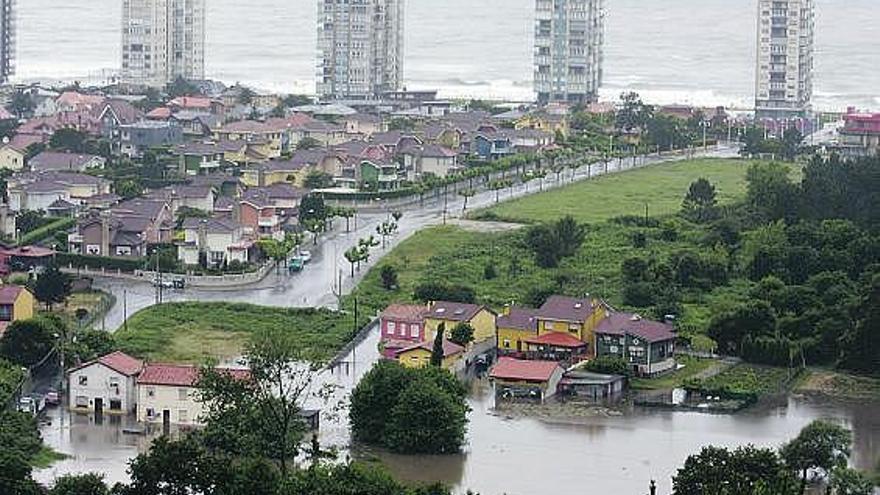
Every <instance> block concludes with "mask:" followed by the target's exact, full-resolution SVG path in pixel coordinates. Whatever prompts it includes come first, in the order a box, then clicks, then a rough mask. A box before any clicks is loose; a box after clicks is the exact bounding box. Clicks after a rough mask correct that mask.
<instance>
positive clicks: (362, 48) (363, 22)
mask: <svg viewBox="0 0 880 495" xmlns="http://www.w3.org/2000/svg"><path fill="white" fill-rule="evenodd" d="M403 2H404V0H318V68H317V83H318V95H320V96H321V97H322V98H323V99H373V98H378V97H380V96H381V95H382V93H384V92H386V91H396V90H397V89H399V87H400V85H401V82H402V79H403V8H404V6H403Z"/></svg>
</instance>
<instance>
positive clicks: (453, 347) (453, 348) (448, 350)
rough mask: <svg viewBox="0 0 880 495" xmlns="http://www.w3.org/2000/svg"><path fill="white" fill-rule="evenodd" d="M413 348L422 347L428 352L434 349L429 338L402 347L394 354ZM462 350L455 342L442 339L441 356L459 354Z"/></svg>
mask: <svg viewBox="0 0 880 495" xmlns="http://www.w3.org/2000/svg"><path fill="white" fill-rule="evenodd" d="M415 349H422V350H425V351H428V352H433V351H434V342H433V341H430V340H426V341H425V342H419V343H418V344H414V345H411V346H408V347H404V348H403V349H400V350H399V351H397V352H396V354H398V355H400V354H403V353H405V352H409V351H412V350H415ZM462 352H464V347H462V346H460V345H458V344H456V343H455V342H452V341H449V340H447V339H443V357H445V358H446V357H449V356H454V355H456V354H460V353H462Z"/></svg>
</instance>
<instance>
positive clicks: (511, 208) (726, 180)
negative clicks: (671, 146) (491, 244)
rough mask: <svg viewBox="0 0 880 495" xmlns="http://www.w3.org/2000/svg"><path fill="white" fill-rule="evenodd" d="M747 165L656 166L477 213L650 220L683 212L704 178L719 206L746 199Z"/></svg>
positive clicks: (510, 217) (518, 218)
mask: <svg viewBox="0 0 880 495" xmlns="http://www.w3.org/2000/svg"><path fill="white" fill-rule="evenodd" d="M750 163H751V162H749V161H746V160H722V159H701V160H689V161H681V162H675V163H670V164H665V165H656V166H651V167H648V168H642V169H635V170H632V171H627V172H623V173H619V174H614V175H609V176H603V177H599V178H598V179H595V180H589V181H581V182H577V183H575V184H572V185H569V186H565V187H563V188H561V189H557V190H554V191H550V192H546V193H541V194H535V195H532V196H529V197H526V198H521V199H517V200H514V201H509V202H506V203H503V204H499V205H497V206H494V207H491V208H488V209H486V210H482V211H479V212H476V213H475V214H474V217H475V218H480V217H481V216H483V215H487V214H488V215H492V216H494V217H497V218H498V219H501V220H505V221H512V222H522V223H530V222H544V221H549V220H554V219H556V218H559V217H562V216H564V215H571V216H573V217H574V218H575V219H576V220H578V221H579V222H585V223H594V222H601V221H604V220H608V219H610V218H614V217H617V216H622V215H639V216H643V215H644V214H645V203H648V209H649V214H650V215H651V216H659V215H667V214H672V213H676V212H678V210H679V209H680V208H681V202H682V199H683V198H684V195H685V193H687V190H688V187H689V186H690V184H691V182H693V181H695V180H696V179H698V178H700V177H705V178H706V179H708V180H709V181H710V182H712V183H713V184H715V188H716V191H717V193H718V201H719V203H721V204H725V203H731V202H734V201H737V200H739V199H742V198H743V197H745V192H746V180H745V174H746V170H747V169H748V167H749V164H750Z"/></svg>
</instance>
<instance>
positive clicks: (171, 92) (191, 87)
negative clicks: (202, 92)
mask: <svg viewBox="0 0 880 495" xmlns="http://www.w3.org/2000/svg"><path fill="white" fill-rule="evenodd" d="M165 91H166V92H167V93H168V96H170V97H172V98H177V97H178V96H192V95H197V94H199V88H198V87H197V86H196V85H195V84H192V83H191V82H189V81H187V80H186V79H184V78H183V76H177V78H176V79H174V81H172V82H170V83H168V86H166V88H165Z"/></svg>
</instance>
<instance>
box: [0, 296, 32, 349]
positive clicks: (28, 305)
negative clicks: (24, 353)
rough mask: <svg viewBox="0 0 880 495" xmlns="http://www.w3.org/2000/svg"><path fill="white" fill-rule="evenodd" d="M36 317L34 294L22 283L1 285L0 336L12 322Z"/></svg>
mask: <svg viewBox="0 0 880 495" xmlns="http://www.w3.org/2000/svg"><path fill="white" fill-rule="evenodd" d="M33 317H34V296H33V294H31V292H30V291H29V290H27V289H26V288H24V287H22V286H20V285H3V286H0V337H2V336H3V333H4V332H6V327H8V326H9V324H10V323H12V322H14V321H19V320H27V319H30V318H33Z"/></svg>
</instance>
